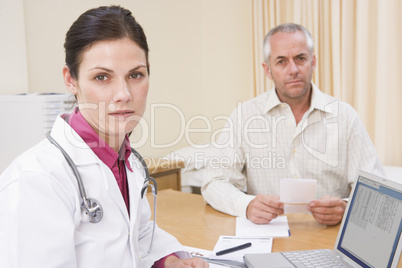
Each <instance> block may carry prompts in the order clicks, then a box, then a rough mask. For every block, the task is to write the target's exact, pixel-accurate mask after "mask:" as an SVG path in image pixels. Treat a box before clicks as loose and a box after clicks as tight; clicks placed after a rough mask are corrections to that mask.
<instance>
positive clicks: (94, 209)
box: [46, 131, 158, 258]
mask: <svg viewBox="0 0 402 268" xmlns="http://www.w3.org/2000/svg"><path fill="white" fill-rule="evenodd" d="M46 137H47V139H48V140H49V141H50V143H52V144H53V145H54V146H56V147H57V148H58V149H59V150H60V151H61V152H62V154H63V155H64V158H65V159H66V160H67V163H68V165H69V166H70V167H71V169H72V170H73V173H74V176H75V178H76V179H77V183H78V189H79V192H80V195H81V198H82V204H81V219H82V221H84V222H90V223H98V222H100V221H101V220H102V218H103V208H102V206H101V204H100V203H99V201H97V200H96V199H94V198H89V197H87V195H86V193H85V187H84V184H83V183H82V179H81V176H80V173H79V172H78V169H77V166H76V165H75V164H74V161H73V160H72V159H71V157H70V156H69V155H68V154H67V152H66V151H65V150H64V149H63V148H62V147H61V145H60V144H59V143H58V142H57V141H56V140H55V139H53V137H52V136H51V135H50V131H49V132H48V133H46ZM131 152H132V153H133V154H134V155H135V156H136V157H137V159H138V160H139V161H140V162H141V164H142V166H143V167H144V170H145V180H144V185H143V186H142V189H141V198H144V194H145V192H146V191H147V189H148V187H149V186H151V189H152V194H153V196H154V221H153V227H152V236H151V243H150V245H149V249H148V251H147V252H146V253H145V254H144V255H142V256H141V258H145V257H146V256H148V255H149V253H150V252H151V249H152V242H153V241H154V233H155V225H156V195H157V193H158V187H157V184H156V180H155V179H154V178H152V177H151V176H150V175H149V171H148V166H147V164H146V163H145V161H144V159H143V158H142V156H141V155H140V154H139V153H138V152H137V151H136V150H134V148H131ZM149 182H152V183H153V185H152V184H150V183H149Z"/></svg>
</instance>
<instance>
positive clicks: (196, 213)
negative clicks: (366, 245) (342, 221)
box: [148, 190, 339, 252]
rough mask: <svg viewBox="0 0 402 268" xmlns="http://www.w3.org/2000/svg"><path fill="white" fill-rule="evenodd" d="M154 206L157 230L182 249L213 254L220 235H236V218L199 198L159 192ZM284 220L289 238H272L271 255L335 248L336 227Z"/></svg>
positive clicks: (306, 219)
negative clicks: (177, 243) (207, 251)
mask: <svg viewBox="0 0 402 268" xmlns="http://www.w3.org/2000/svg"><path fill="white" fill-rule="evenodd" d="M149 198H150V196H149V194H148V200H149V201H150V204H151V207H153V206H152V202H153V199H152V200H151V199H149ZM157 202H158V204H157V210H158V211H157V220H156V222H157V224H158V226H159V227H161V228H162V229H164V230H165V231H167V232H169V233H170V234H172V235H173V236H175V237H176V238H177V239H178V240H179V241H180V243H182V244H183V245H186V246H190V247H196V248H201V249H207V250H213V248H214V246H215V244H216V242H217V241H218V238H219V236H220V235H235V228H236V217H233V216H230V215H227V214H225V213H221V212H219V211H217V210H215V209H214V208H212V207H211V206H210V205H207V204H206V203H205V202H204V199H203V197H202V196H201V195H196V194H189V193H183V192H177V191H173V190H162V191H158V201H157ZM287 216H288V222H289V228H290V231H291V236H290V237H284V238H275V239H274V243H273V245H272V251H273V252H279V251H290V250H305V249H317V248H330V249H332V248H333V247H334V244H335V240H336V236H337V234H338V229H339V225H337V226H334V227H327V226H325V225H322V224H319V223H317V222H316V221H315V220H314V219H313V217H312V216H311V215H307V214H306V215H305V214H289V215H287Z"/></svg>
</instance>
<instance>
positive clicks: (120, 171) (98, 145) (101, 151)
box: [62, 108, 177, 268]
mask: <svg viewBox="0 0 402 268" xmlns="http://www.w3.org/2000/svg"><path fill="white" fill-rule="evenodd" d="M62 118H63V119H64V120H66V121H67V123H68V124H69V125H70V126H71V128H72V129H74V131H75V132H77V134H78V135H79V136H80V137H81V138H82V139H83V140H84V142H85V143H86V144H87V145H88V146H89V147H90V148H91V149H92V151H93V152H94V153H95V154H96V156H97V157H98V158H99V159H100V160H101V161H102V162H103V163H105V165H107V166H108V167H109V168H110V170H111V171H112V173H113V175H114V177H115V178H116V181H117V184H118V185H119V188H120V191H121V194H122V196H123V199H124V202H125V203H126V207H127V211H128V213H129V215H130V201H129V200H130V199H129V195H128V183H127V173H126V168H125V167H126V166H127V168H128V169H129V170H130V171H131V172H132V171H133V170H132V168H131V166H130V162H129V161H127V159H128V158H129V156H130V154H131V145H130V140H129V139H128V136H127V135H126V138H125V140H124V144H123V146H124V149H123V148H121V149H120V152H121V157H119V154H118V153H116V152H115V151H114V150H113V149H112V148H111V147H110V146H109V145H108V144H107V143H106V142H105V141H104V140H102V138H101V137H99V135H98V134H97V133H96V132H95V130H94V129H93V128H92V127H91V126H90V125H89V123H88V122H87V121H86V120H85V118H84V117H83V116H82V114H81V112H80V111H79V109H78V108H75V109H74V111H73V112H72V113H71V114H64V115H62ZM123 146H122V147H123ZM171 255H175V256H177V255H176V254H170V255H167V256H166V257H164V258H162V259H160V260H158V261H156V262H155V263H154V265H153V266H152V267H153V268H164V267H165V260H166V258H167V257H169V256H171Z"/></svg>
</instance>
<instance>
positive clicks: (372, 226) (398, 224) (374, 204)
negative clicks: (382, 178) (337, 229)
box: [337, 177, 402, 267]
mask: <svg viewBox="0 0 402 268" xmlns="http://www.w3.org/2000/svg"><path fill="white" fill-rule="evenodd" d="M355 187H356V188H355V193H354V195H353V199H352V200H350V202H351V203H350V207H349V211H348V214H347V215H346V217H347V218H346V219H345V223H344V226H343V229H342V233H341V236H340V239H339V243H338V247H337V249H338V250H339V251H341V252H342V253H343V254H345V255H348V256H349V257H350V258H352V259H354V260H355V261H356V262H358V263H359V264H360V265H362V266H363V267H389V266H390V262H391V261H392V257H393V256H394V254H395V250H396V247H397V244H398V241H399V237H400V234H401V230H402V220H401V219H402V193H401V192H400V191H398V190H396V189H392V188H386V187H384V186H383V185H381V184H380V183H377V182H374V181H372V180H369V179H367V178H363V177H359V179H358V180H357V182H356V186H355ZM362 245H363V246H362Z"/></svg>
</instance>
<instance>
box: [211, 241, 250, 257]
mask: <svg viewBox="0 0 402 268" xmlns="http://www.w3.org/2000/svg"><path fill="white" fill-rule="evenodd" d="M248 247H251V243H250V242H248V243H246V244H242V245H239V246H236V247H232V248H228V249H224V250H221V251H218V252H216V256H220V255H224V254H228V253H231V252H235V251H238V250H241V249H245V248H248Z"/></svg>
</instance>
